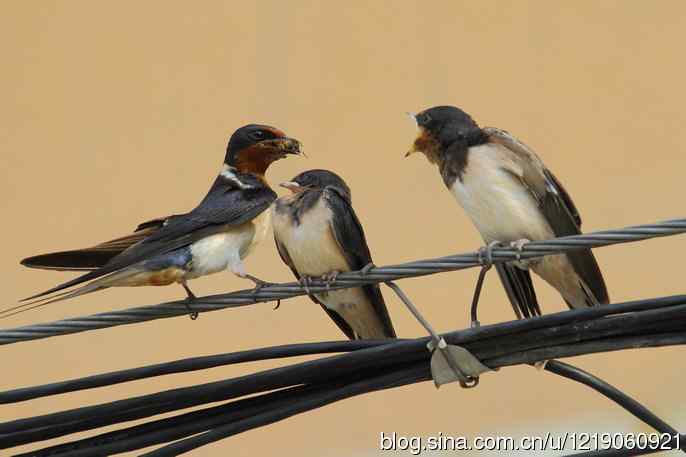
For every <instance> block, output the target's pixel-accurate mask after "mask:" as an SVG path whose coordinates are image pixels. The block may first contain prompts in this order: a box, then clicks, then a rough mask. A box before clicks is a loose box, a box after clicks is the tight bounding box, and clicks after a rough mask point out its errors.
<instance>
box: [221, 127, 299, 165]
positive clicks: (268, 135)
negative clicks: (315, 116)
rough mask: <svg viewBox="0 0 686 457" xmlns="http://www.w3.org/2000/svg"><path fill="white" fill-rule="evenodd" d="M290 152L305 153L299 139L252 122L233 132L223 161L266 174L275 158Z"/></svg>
mask: <svg viewBox="0 0 686 457" xmlns="http://www.w3.org/2000/svg"><path fill="white" fill-rule="evenodd" d="M289 154H302V149H301V145H300V141H298V140H296V139H294V138H290V137H288V136H286V134H285V133H284V132H282V131H281V130H279V129H277V128H276V127H270V126H268V125H258V124H250V125H246V126H244V127H241V128H239V129H238V130H236V131H235V132H234V133H233V135H231V138H230V139H229V144H228V145H227V146H226V158H225V159H224V163H225V164H226V165H228V166H230V167H234V168H236V169H237V170H238V171H239V172H242V173H255V174H258V175H264V173H265V172H266V171H267V168H269V165H271V164H272V162H275V161H277V160H279V159H283V158H285V157H286V156H288V155H289Z"/></svg>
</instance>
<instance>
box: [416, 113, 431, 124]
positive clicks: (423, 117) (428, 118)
mask: <svg viewBox="0 0 686 457" xmlns="http://www.w3.org/2000/svg"><path fill="white" fill-rule="evenodd" d="M417 121H418V122H419V123H420V124H422V125H426V124H428V123H429V122H431V116H429V114H428V113H424V114H421V115H420V116H419V117H418V118H417Z"/></svg>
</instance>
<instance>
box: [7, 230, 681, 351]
mask: <svg viewBox="0 0 686 457" xmlns="http://www.w3.org/2000/svg"><path fill="white" fill-rule="evenodd" d="M681 233H686V219H675V220H669V221H664V222H658V223H655V224H648V225H638V226H632V227H626V228H623V229H617V230H604V231H599V232H592V233H587V234H582V235H574V236H566V237H561V238H555V239H552V240H546V241H533V242H531V243H528V244H526V245H524V246H523V248H522V249H521V250H518V249H516V248H514V247H509V246H506V247H495V248H493V250H492V252H491V258H492V261H493V263H503V262H509V261H513V260H528V259H533V258H537V257H543V256H546V255H552V254H560V253H564V252H567V251H572V250H577V249H589V248H596V247H602V246H609V245H614V244H620V243H630V242H636V241H641V240H646V239H650V238H657V237H664V236H671V235H677V234H681ZM482 257H483V256H482V254H481V252H479V251H475V252H470V253H464V254H457V255H451V256H446V257H439V258H436V259H428V260H419V261H413V262H408V263H404V264H398V265H390V266H386V267H372V268H370V269H368V270H367V271H365V270H359V271H353V272H348V273H343V274H341V275H339V276H338V277H337V278H336V281H335V282H334V283H331V284H327V283H326V282H324V281H321V280H314V281H313V282H312V283H311V284H310V285H309V286H308V287H307V288H306V287H304V286H303V285H301V284H299V283H297V282H290V283H284V284H273V285H267V286H264V287H262V288H261V289H259V290H241V291H236V292H231V293H226V294H218V295H210V296H205V297H198V299H197V301H195V302H193V304H192V306H193V311H197V312H208V311H217V310H220V309H224V308H233V307H238V306H246V305H253V304H256V303H264V302H270V301H277V300H282V299H287V298H292V297H296V296H299V295H306V294H308V293H316V292H323V291H326V290H329V289H332V290H333V289H345V288H350V287H357V286H360V285H363V284H370V283H380V282H388V281H392V280H397V279H403V278H411V277H419V276H426V275H431V274H435V273H441V272H448V271H456V270H462V269H466V268H473V267H478V266H483V265H484V260H483V258H482ZM308 291H309V292H308ZM186 304H187V303H186V301H185V300H177V301H171V302H166V303H161V304H157V305H148V306H141V307H136V308H129V309H126V310H122V311H111V312H106V313H99V314H94V315H91V316H84V317H76V318H70V319H64V320H60V321H55V322H50V323H45V324H35V325H29V326H25V327H18V328H13V329H7V330H0V345H5V344H13V343H19V342H22V341H30V340H36V339H41V338H49V337H53V336H59V335H67V334H71V333H79V332H84V331H89V330H96V329H102V328H108V327H115V326H119V325H128V324H135V323H139V322H146V321H151V320H155V319H164V318H170V317H176V316H180V315H186V314H187V313H188V309H187V307H186Z"/></svg>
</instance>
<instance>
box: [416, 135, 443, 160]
mask: <svg viewBox="0 0 686 457" xmlns="http://www.w3.org/2000/svg"><path fill="white" fill-rule="evenodd" d="M439 146H440V145H439V144H438V141H436V139H435V138H434V137H433V135H431V134H430V133H429V132H428V131H427V130H426V129H424V128H420V132H419V135H418V136H417V138H416V139H415V140H414V146H413V150H414V151H420V152H423V153H424V155H425V156H426V158H427V159H429V162H431V163H436V162H438V158H439V151H440V147H439Z"/></svg>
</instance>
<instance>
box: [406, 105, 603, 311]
mask: <svg viewBox="0 0 686 457" xmlns="http://www.w3.org/2000/svg"><path fill="white" fill-rule="evenodd" d="M413 117H414V119H415V121H416V123H417V126H418V129H419V135H418V136H417V138H416V140H415V141H414V145H413V147H412V148H411V150H410V151H409V152H408V153H407V154H406V156H409V155H410V154H412V153H414V152H417V151H420V152H422V153H424V155H425V156H426V158H427V159H428V160H429V162H431V163H433V164H435V165H437V166H438V169H439V171H440V174H441V177H442V178H443V182H444V183H445V185H446V186H447V187H448V189H449V190H450V192H451V193H452V194H453V196H454V197H455V198H456V199H457V201H458V203H459V204H460V205H461V206H462V207H463V208H464V210H465V211H466V213H467V215H468V216H469V217H470V218H471V220H472V222H473V223H474V225H475V226H476V228H477V230H478V231H479V233H480V234H481V236H482V237H483V239H484V240H485V241H486V242H487V243H489V244H491V243H494V242H510V243H513V245H514V246H517V247H519V248H520V249H521V246H522V245H523V244H524V243H526V242H527V241H529V240H547V239H551V238H556V237H561V236H567V235H578V234H580V233H581V217H580V216H579V211H578V210H577V208H576V206H575V205H574V203H573V202H572V199H571V198H570V196H569V194H568V193H567V191H566V190H565V189H564V187H562V184H561V183H560V181H559V180H558V179H557V178H556V177H555V175H554V174H553V173H552V172H551V171H550V170H549V169H548V168H547V167H546V166H545V165H544V164H543V162H542V161H541V159H540V158H539V157H538V155H536V153H535V152H534V151H533V150H532V149H531V148H529V147H528V146H526V145H525V144H524V143H522V142H520V141H518V140H517V139H516V138H515V137H513V136H512V135H510V134H509V133H508V132H506V131H504V130H500V129H497V128H492V127H485V128H480V127H479V126H478V125H477V123H476V122H475V121H474V120H473V119H472V118H471V117H470V116H469V115H468V114H467V113H465V112H464V111H462V110H460V109H459V108H455V107H452V106H437V107H433V108H429V109H427V110H425V111H422V112H421V113H419V114H417V115H416V116H413ZM496 267H497V269H498V273H499V276H500V279H501V281H502V282H503V286H504V287H505V289H506V291H507V292H508V296H509V298H510V301H511V302H512V305H513V308H514V309H515V312H516V313H517V315H518V317H521V316H522V315H523V316H524V317H529V316H533V315H540V308H539V306H538V302H537V300H536V294H535V291H534V288H533V284H532V282H531V275H530V273H529V268H530V269H532V270H533V271H534V272H535V273H536V274H538V275H539V276H540V277H542V278H543V279H544V280H545V281H546V282H548V283H549V284H550V285H551V286H553V287H554V288H555V289H557V291H558V292H559V293H560V294H561V295H562V298H563V299H564V300H565V302H566V303H567V305H568V306H569V307H570V308H581V307H587V306H596V305H601V304H607V303H609V297H608V293H607V288H606V287H605V281H604V280H603V276H602V274H601V272H600V268H599V267H598V264H597V262H596V260H595V257H594V256H593V254H592V253H591V250H590V249H584V250H577V251H572V252H569V253H566V254H559V255H553V256H546V257H543V258H541V259H537V260H530V261H527V262H513V263H507V264H498V265H496Z"/></svg>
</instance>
